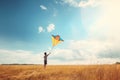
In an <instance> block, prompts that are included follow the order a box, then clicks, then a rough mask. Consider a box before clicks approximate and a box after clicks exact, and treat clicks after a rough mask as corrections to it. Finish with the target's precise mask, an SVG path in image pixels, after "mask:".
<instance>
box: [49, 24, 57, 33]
mask: <svg viewBox="0 0 120 80" xmlns="http://www.w3.org/2000/svg"><path fill="white" fill-rule="evenodd" d="M53 30H55V25H54V24H49V25H48V27H47V31H48V32H52V31H53Z"/></svg>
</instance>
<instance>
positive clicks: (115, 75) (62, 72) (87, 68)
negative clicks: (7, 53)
mask: <svg viewBox="0 0 120 80" xmlns="http://www.w3.org/2000/svg"><path fill="white" fill-rule="evenodd" d="M0 80H120V65H78V66H77V65H76V66H73V65H66V66H63V65H57V66H47V69H44V68H43V66H41V65H1V66H0Z"/></svg>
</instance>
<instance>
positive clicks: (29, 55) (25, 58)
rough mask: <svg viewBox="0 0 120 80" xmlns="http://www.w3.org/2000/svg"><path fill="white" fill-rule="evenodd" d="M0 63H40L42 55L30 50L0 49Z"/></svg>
mask: <svg viewBox="0 0 120 80" xmlns="http://www.w3.org/2000/svg"><path fill="white" fill-rule="evenodd" d="M0 55H1V56H0V64H12V63H20V64H42V62H43V56H42V55H41V54H34V53H33V52H32V51H24V50H5V49H0Z"/></svg>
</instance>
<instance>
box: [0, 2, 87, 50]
mask: <svg viewBox="0 0 120 80" xmlns="http://www.w3.org/2000/svg"><path fill="white" fill-rule="evenodd" d="M61 2H62V1H61ZM41 5H43V6H45V7H46V10H43V9H42V8H41V7H40V6H41ZM0 7H1V11H0V12H1V14H0V17H1V18H0V22H1V24H0V28H1V29H0V35H1V38H2V39H1V40H3V41H6V42H8V44H4V48H9V49H19V48H21V49H27V50H36V49H39V48H41V49H45V48H48V47H50V46H51V34H59V35H61V36H62V37H63V38H64V39H65V40H68V39H73V40H74V39H81V38H85V36H86V32H85V29H84V27H83V26H82V23H81V19H80V18H81V17H80V9H79V8H74V7H70V6H68V5H64V3H63V4H60V3H56V2H55V1H54V0H53V1H49V0H44V1H43V0H26V1H23V0H19V1H16V0H12V1H8V0H2V1H1V3H0ZM49 24H54V25H55V30H54V31H52V32H44V33H38V27H39V26H42V27H43V28H47V26H48V25H49ZM73 27H74V28H75V30H78V33H75V31H72V30H73ZM68 30H69V31H68ZM77 35H80V36H78V37H75V36H77ZM19 42H20V44H21V45H18V43H19ZM22 43H23V44H22ZM26 45H27V46H26ZM28 45H29V46H28ZM32 45H33V46H32ZM2 47H3V45H1V48H2Z"/></svg>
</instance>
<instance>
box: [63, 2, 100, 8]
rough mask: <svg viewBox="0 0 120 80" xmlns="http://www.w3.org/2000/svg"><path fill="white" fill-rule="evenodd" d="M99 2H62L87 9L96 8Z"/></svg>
mask: <svg viewBox="0 0 120 80" xmlns="http://www.w3.org/2000/svg"><path fill="white" fill-rule="evenodd" d="M99 1H100V0H87V1H85V0H82V1H78V0H63V2H64V3H67V4H69V5H71V6H73V7H89V6H97V5H98V4H100V3H99Z"/></svg>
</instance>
